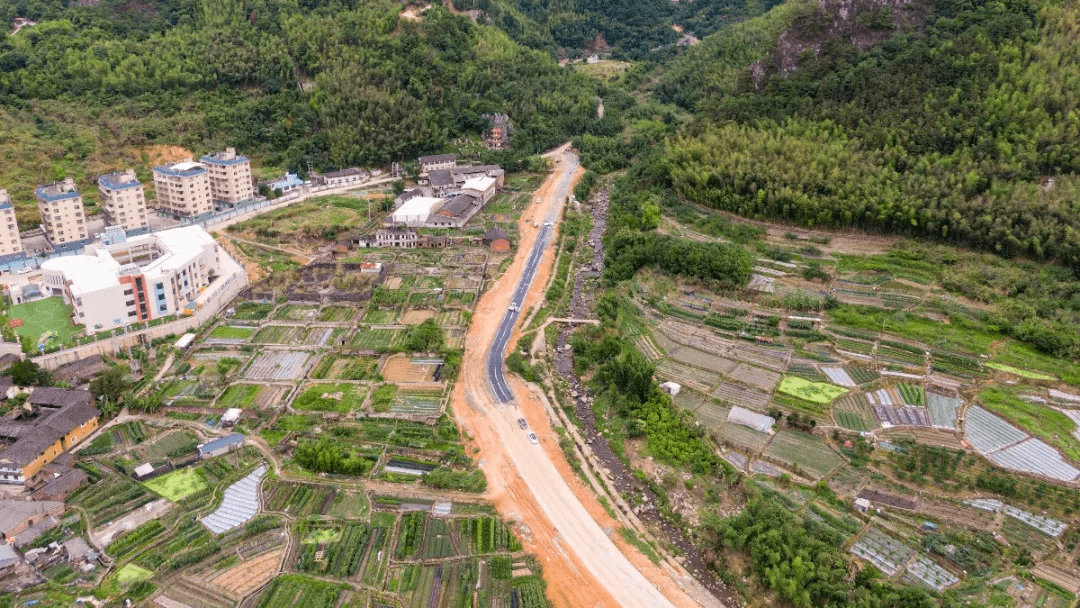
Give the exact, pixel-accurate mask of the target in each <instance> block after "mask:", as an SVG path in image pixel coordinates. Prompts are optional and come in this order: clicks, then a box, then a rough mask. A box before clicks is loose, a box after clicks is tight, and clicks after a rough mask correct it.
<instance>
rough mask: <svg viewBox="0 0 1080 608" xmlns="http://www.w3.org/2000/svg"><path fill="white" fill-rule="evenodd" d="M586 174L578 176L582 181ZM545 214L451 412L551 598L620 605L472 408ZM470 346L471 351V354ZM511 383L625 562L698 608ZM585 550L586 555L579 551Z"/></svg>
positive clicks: (547, 267)
mask: <svg viewBox="0 0 1080 608" xmlns="http://www.w3.org/2000/svg"><path fill="white" fill-rule="evenodd" d="M583 172H584V170H583V169H580V168H579V170H578V171H577V173H576V174H575V176H574V180H575V181H576V180H577V179H578V178H579V177H580V176H581V174H582V173H583ZM558 177H559V172H558V170H557V171H556V173H554V174H553V175H552V177H550V178H549V179H548V180H547V181H546V182H545V183H544V185H543V186H542V187H541V188H540V190H538V191H537V192H536V195H535V196H542V197H544V200H545V201H547V200H548V197H549V196H550V195H551V194H552V192H553V191H554V190H555V187H556V185H555V184H556V182H557V181H558ZM538 211H539V210H537V209H529V210H527V211H526V212H525V213H523V214H522V217H521V220H520V221H519V226H518V228H519V235H520V236H519V238H520V242H519V244H518V254H517V255H516V256H515V259H514V262H513V264H511V266H510V268H509V269H508V270H507V272H506V274H505V275H504V276H503V278H502V279H501V280H499V281H498V282H497V283H496V284H495V285H494V286H492V288H491V289H489V290H488V291H487V292H486V293H485V294H484V295H483V296H482V297H481V298H480V300H479V302H478V303H477V306H476V309H475V311H474V312H473V322H472V326H471V328H470V331H469V335H468V341H467V348H466V352H465V356H464V361H463V368H462V377H461V381H460V382H458V383H457V385H456V386H455V389H454V393H453V395H452V398H451V407H452V408H453V412H454V415H455V416H456V418H457V420H458V422H459V424H460V425H461V426H462V428H463V430H464V431H465V434H466V436H467V437H469V438H470V439H471V440H472V445H473V447H475V448H476V454H475V457H476V458H477V459H478V460H483V461H484V464H483V470H484V473H485V474H486V475H487V481H488V491H487V493H486V495H485V497H486V498H487V499H488V500H490V501H492V502H493V503H494V504H495V507H496V509H497V510H498V512H499V513H500V514H501V515H503V516H504V517H508V518H511V519H516V520H518V521H519V522H520V528H519V532H520V534H521V536H522V537H523V543H524V545H525V548H526V549H527V550H528V551H529V552H531V553H533V554H534V555H536V556H537V557H538V559H539V562H540V564H541V565H542V566H543V568H544V571H543V577H544V580H545V581H546V582H547V595H548V598H549V599H550V600H551V601H552V602H554V604H555V606H556V607H559V608H562V607H566V608H582V607H593V606H612V607H614V606H617V604H616V603H615V601H614V599H613V597H612V596H611V595H610V593H609V592H608V591H607V590H606V589H604V588H602V587H601V586H600V585H599V584H598V582H597V581H596V579H595V578H594V577H593V576H592V575H591V574H590V573H589V571H588V570H587V569H586V568H585V567H584V564H583V562H582V557H581V556H579V555H578V553H577V552H576V551H575V548H574V547H571V546H568V545H564V544H563V543H562V539H561V537H560V536H559V533H558V531H557V530H556V529H555V528H554V526H553V525H552V523H551V522H550V520H548V518H547V516H546V515H545V514H544V511H543V510H542V508H541V507H540V506H539V505H538V504H537V501H536V500H535V498H534V497H533V495H532V492H531V490H530V489H529V487H528V486H527V485H526V484H525V482H524V481H523V480H522V479H521V477H520V475H519V474H518V473H517V471H516V468H515V464H514V462H513V460H512V459H511V458H510V457H509V455H508V454H507V452H506V450H505V448H504V446H503V444H502V442H501V440H500V439H499V437H498V436H497V434H496V432H495V429H494V427H493V425H492V423H491V421H490V420H489V419H488V418H487V417H486V416H485V415H484V414H483V413H482V412H480V411H478V410H477V409H474V407H473V406H471V405H470V404H469V402H468V399H467V397H466V395H467V394H469V393H472V394H474V395H486V394H487V388H486V382H487V380H486V365H485V359H486V353H485V352H483V347H484V346H486V345H488V344H490V343H491V340H492V338H493V335H494V332H495V331H496V329H497V328H498V326H499V323H500V321H501V318H502V315H503V313H504V312H505V310H506V302H508V301H509V299H510V294H511V293H512V292H513V290H514V289H515V287H516V282H517V279H518V277H520V276H521V272H522V267H523V266H524V262H525V259H526V258H527V257H528V252H529V250H530V249H531V248H532V245H533V243H534V242H535V240H536V235H537V232H538V228H536V227H535V226H534V225H533V221H532V220H533V215H535V214H537V213H538ZM554 256H555V247H554V246H552V247H549V248H548V250H547V251H546V252H545V254H544V257H543V260H542V262H541V264H540V267H539V268H538V270H537V273H536V278H535V279H534V281H533V284H532V287H531V289H530V291H529V294H528V296H527V297H526V301H525V304H524V305H523V306H522V310H529V308H530V307H531V306H536V305H539V304H540V303H542V299H543V293H544V287H545V285H546V283H547V281H548V277H549V276H550V273H551V267H552V263H553V261H554ZM519 335H520V330H517V331H516V332H515V335H514V338H513V339H511V340H510V345H511V348H513V345H514V344H516V341H517V338H518V337H519ZM468 345H472V348H468ZM508 381H509V382H510V384H511V388H512V390H513V391H514V395H515V396H516V397H517V400H518V402H519V403H520V405H521V408H522V412H523V413H524V416H525V418H526V419H527V420H528V423H529V425H530V427H531V428H532V429H533V430H534V431H535V432H536V433H537V435H539V436H540V438H541V444H542V445H543V446H544V450H545V452H546V453H547V456H548V457H549V458H550V460H551V461H552V462H553V463H554V464H555V466H556V468H557V469H558V471H559V474H560V476H561V477H562V478H563V479H564V480H566V482H567V483H568V485H569V486H570V488H571V489H572V491H573V493H574V495H575V496H576V497H577V498H578V500H579V501H580V502H581V503H582V505H583V506H584V507H585V509H586V510H587V511H588V512H589V514H590V515H591V516H592V517H593V518H594V519H595V520H596V521H597V522H598V523H599V525H600V526H601V527H602V528H604V529H611V530H612V531H613V532H612V534H611V535H610V536H611V538H612V540H613V541H614V542H615V544H616V546H618V547H619V549H620V550H621V551H622V552H623V553H624V554H625V555H626V556H627V558H628V559H629V560H630V562H631V563H632V564H633V565H634V567H636V568H637V569H638V570H639V571H640V572H642V573H643V574H644V575H645V576H646V577H647V578H648V579H649V581H650V582H652V583H653V584H654V585H656V586H657V588H658V589H659V590H660V591H661V592H662V593H663V594H664V595H665V596H666V597H667V598H668V599H669V600H670V601H671V602H672V603H673V604H675V605H676V606H679V607H683V606H686V607H696V606H698V604H697V602H695V601H694V600H692V599H691V598H690V597H689V596H687V595H686V594H685V593H684V592H683V591H682V589H680V588H679V586H678V585H677V584H676V583H675V581H674V580H672V579H671V578H670V577H669V576H668V575H667V573H665V572H664V571H663V570H662V569H661V568H660V567H658V566H656V565H655V564H653V563H652V562H651V561H649V559H648V558H646V557H645V556H644V555H642V554H641V553H639V552H638V551H637V550H636V549H634V548H632V547H631V546H629V545H628V544H627V543H625V542H624V541H623V540H622V538H621V537H620V536H619V535H618V533H617V532H615V530H617V529H618V528H619V527H620V524H619V523H618V522H616V521H615V520H613V519H612V518H611V517H610V516H608V514H607V513H606V512H605V511H604V508H603V507H602V506H601V505H600V503H599V501H598V500H597V499H596V496H595V495H594V494H593V493H592V491H591V490H590V489H589V488H587V487H585V486H584V485H583V484H582V483H581V481H580V480H579V479H578V478H577V476H576V475H575V473H574V472H573V470H572V469H571V468H570V466H569V465H568V464H567V462H566V459H565V458H564V456H563V454H562V452H561V451H560V450H559V448H558V435H557V434H556V433H555V432H554V431H552V429H551V426H550V423H549V421H548V417H547V413H546V411H545V409H544V406H543V404H542V403H541V402H539V401H538V400H537V399H536V398H535V397H534V396H533V395H532V393H531V392H530V391H529V390H528V388H527V387H526V386H525V384H524V383H523V382H522V381H521V380H520V379H518V378H516V377H513V376H509V377H508ZM578 550H584V551H587V550H588V548H587V547H585V548H578Z"/></svg>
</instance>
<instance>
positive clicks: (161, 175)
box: [154, 160, 214, 219]
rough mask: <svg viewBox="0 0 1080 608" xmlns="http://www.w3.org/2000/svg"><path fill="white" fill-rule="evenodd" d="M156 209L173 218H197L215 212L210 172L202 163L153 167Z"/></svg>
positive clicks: (189, 162)
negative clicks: (211, 194) (211, 193)
mask: <svg viewBox="0 0 1080 608" xmlns="http://www.w3.org/2000/svg"><path fill="white" fill-rule="evenodd" d="M154 190H155V191H156V192H157V206H158V208H159V209H161V210H162V211H164V212H166V213H168V214H170V215H172V216H173V217H174V218H178V219H179V218H184V217H196V216H199V215H203V214H204V213H210V212H211V211H213V210H214V202H213V198H212V197H211V196H210V172H209V171H207V170H206V166H205V165H203V164H202V163H196V162H192V161H191V160H186V161H183V162H179V163H170V164H167V165H161V166H160V167H154Z"/></svg>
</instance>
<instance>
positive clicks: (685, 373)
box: [656, 361, 720, 393]
mask: <svg viewBox="0 0 1080 608" xmlns="http://www.w3.org/2000/svg"><path fill="white" fill-rule="evenodd" d="M656 375H657V376H659V377H661V378H663V379H665V380H672V381H675V382H678V383H679V384H681V385H683V386H686V387H689V388H691V389H693V390H696V391H698V392H700V393H707V392H709V389H710V388H712V387H713V386H714V385H715V384H716V383H717V382H719V381H720V376H717V375H716V374H713V373H710V372H706V371H703V370H700V369H697V368H693V367H688V366H685V365H679V364H678V363H672V362H670V361H663V362H661V363H660V364H659V365H657V366H656Z"/></svg>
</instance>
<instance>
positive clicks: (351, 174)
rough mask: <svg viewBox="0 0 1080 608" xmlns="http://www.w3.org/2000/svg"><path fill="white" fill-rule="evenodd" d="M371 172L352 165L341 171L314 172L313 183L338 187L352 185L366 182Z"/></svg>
mask: <svg viewBox="0 0 1080 608" xmlns="http://www.w3.org/2000/svg"><path fill="white" fill-rule="evenodd" d="M369 177H371V174H370V173H368V172H367V171H365V170H364V169H361V168H360V167H350V168H348V169H342V170H340V171H330V172H328V173H324V174H322V175H320V174H318V173H313V174H312V175H311V183H313V184H315V185H316V186H326V187H328V188H336V187H338V186H352V185H356V184H359V183H362V182H364V181H365V180H367V178H369Z"/></svg>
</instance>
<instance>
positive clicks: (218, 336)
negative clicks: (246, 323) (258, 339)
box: [203, 325, 255, 344]
mask: <svg viewBox="0 0 1080 608" xmlns="http://www.w3.org/2000/svg"><path fill="white" fill-rule="evenodd" d="M253 333H255V329H254V328H252V327H234V326H231V325H218V326H217V327H215V328H214V331H212V332H210V335H209V336H207V337H206V340H204V341H203V344H243V343H244V342H247V340H248V338H250V337H251V334H253Z"/></svg>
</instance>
